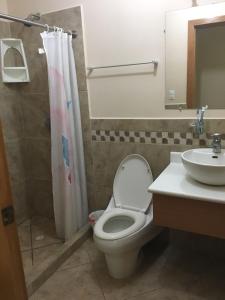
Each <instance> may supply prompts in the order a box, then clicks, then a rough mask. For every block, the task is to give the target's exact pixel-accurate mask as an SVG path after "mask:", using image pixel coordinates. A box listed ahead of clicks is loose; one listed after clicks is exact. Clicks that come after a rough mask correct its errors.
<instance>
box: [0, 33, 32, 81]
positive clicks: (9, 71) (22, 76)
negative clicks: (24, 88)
mask: <svg viewBox="0 0 225 300" xmlns="http://www.w3.org/2000/svg"><path fill="white" fill-rule="evenodd" d="M0 45H1V66H2V81H3V82H5V83H10V82H11V83H16V82H30V76H29V71H28V66H27V60H26V56H25V52H24V47H23V42H22V40H21V39H1V44H0ZM10 48H14V49H16V50H17V51H18V52H19V53H20V55H21V56H22V59H23V64H24V67H16V66H11V67H6V66H5V59H4V58H5V54H6V52H7V51H8V50H9V49H10Z"/></svg>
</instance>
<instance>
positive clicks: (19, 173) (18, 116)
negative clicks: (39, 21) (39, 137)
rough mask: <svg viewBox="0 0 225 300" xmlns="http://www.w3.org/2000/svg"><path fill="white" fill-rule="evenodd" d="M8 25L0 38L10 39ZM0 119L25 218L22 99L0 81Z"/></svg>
mask: <svg viewBox="0 0 225 300" xmlns="http://www.w3.org/2000/svg"><path fill="white" fill-rule="evenodd" d="M10 37H11V32H10V24H9V23H8V22H0V38H10ZM0 119H1V124H2V129H3V135H4V140H5V147H6V154H7V160H8V167H9V173H10V179H11V187H12V193H13V196H14V199H15V207H16V212H17V216H18V217H19V218H23V217H26V216H27V214H28V209H27V205H26V175H25V168H24V165H23V156H22V153H23V120H22V119H23V112H22V98H21V96H20V94H19V93H18V91H17V86H16V85H15V84H4V83H3V82H2V80H0Z"/></svg>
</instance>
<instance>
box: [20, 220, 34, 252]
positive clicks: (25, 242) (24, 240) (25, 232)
mask: <svg viewBox="0 0 225 300" xmlns="http://www.w3.org/2000/svg"><path fill="white" fill-rule="evenodd" d="M17 229H18V235H19V241H20V250H21V251H24V250H30V249H31V233H30V220H27V221H25V222H23V223H22V224H20V225H19V226H18V227H17Z"/></svg>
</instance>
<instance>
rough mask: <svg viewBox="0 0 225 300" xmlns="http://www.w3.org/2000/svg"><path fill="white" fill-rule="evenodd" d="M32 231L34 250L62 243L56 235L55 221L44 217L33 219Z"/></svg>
mask: <svg viewBox="0 0 225 300" xmlns="http://www.w3.org/2000/svg"><path fill="white" fill-rule="evenodd" d="M31 230H32V245H33V248H39V247H44V246H48V245H51V244H56V243H62V240H60V239H59V238H58V237H57V235H56V231H55V222H54V220H51V219H47V218H42V217H35V218H32V220H31Z"/></svg>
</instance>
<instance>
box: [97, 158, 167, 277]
mask: <svg viewBox="0 0 225 300" xmlns="http://www.w3.org/2000/svg"><path fill="white" fill-rule="evenodd" d="M152 181H153V179H152V173H151V170H150V167H149V165H148V163H147V161H146V160H145V159H144V158H143V157H142V156H140V155H137V154H133V155H129V156H127V157H126V158H125V159H124V160H123V161H122V162H121V164H120V166H119V168H118V170H117V173H116V176H115V179H114V184H113V196H112V198H111V200H110V203H109V205H108V207H107V209H106V211H105V212H104V213H103V215H102V216H101V217H100V218H99V219H98V221H97V222H96V224H95V226H94V241H95V243H96V245H97V247H98V249H99V250H100V251H102V252H103V253H104V254H105V258H106V262H107V266H108V269H109V273H110V275H111V276H112V277H114V278H117V279H120V278H125V277H128V276H130V275H131V274H132V273H133V272H134V271H135V269H136V266H137V264H138V261H139V260H138V257H139V253H140V250H141V248H142V247H143V245H144V244H145V243H147V242H148V241H150V240H151V239H153V238H154V237H155V236H156V235H158V234H159V233H160V231H161V228H159V227H156V226H154V225H153V224H152V221H153V212H152V205H151V200H152V194H150V193H148V191H147V190H148V187H149V185H150V184H151V183H152Z"/></svg>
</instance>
